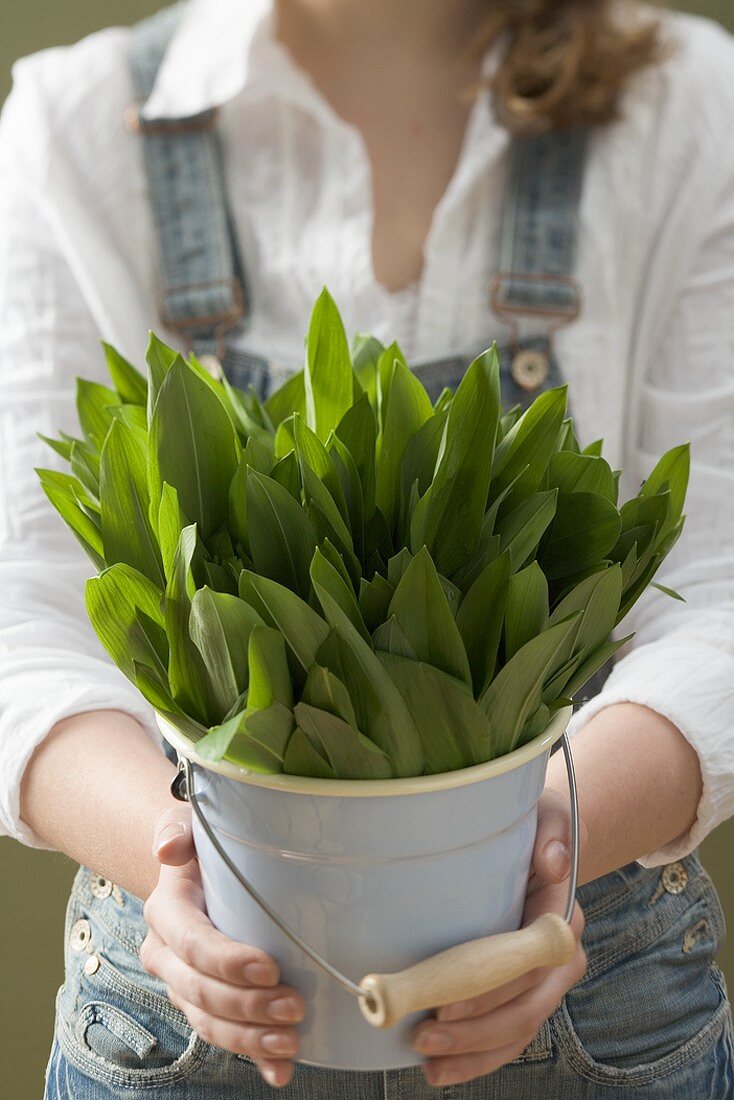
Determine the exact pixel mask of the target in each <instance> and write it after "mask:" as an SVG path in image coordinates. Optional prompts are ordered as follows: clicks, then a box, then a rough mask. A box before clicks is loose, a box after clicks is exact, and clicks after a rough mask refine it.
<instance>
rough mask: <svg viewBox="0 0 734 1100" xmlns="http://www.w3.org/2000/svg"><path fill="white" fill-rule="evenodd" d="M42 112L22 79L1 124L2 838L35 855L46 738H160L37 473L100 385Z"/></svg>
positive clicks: (93, 336) (95, 344)
mask: <svg viewBox="0 0 734 1100" xmlns="http://www.w3.org/2000/svg"><path fill="white" fill-rule="evenodd" d="M20 76H22V74H20ZM37 100H38V97H37V95H36V94H35V92H34V89H33V87H32V86H30V85H29V82H28V81H27V80H23V79H21V78H19V79H17V80H16V85H15V88H14V91H13V92H12V93H11V95H10V97H9V99H8V101H7V103H6V105H5V108H4V110H3V113H2V118H1V119H0V163H1V164H2V166H3V168H2V172H1V173H0V593H1V595H0V833H2V834H7V835H9V836H13V837H16V838H17V839H18V840H21V841H23V842H24V843H26V844H29V845H32V846H35V847H43V844H42V842H41V841H40V840H39V838H38V837H37V836H35V835H34V834H33V832H32V831H31V830H30V829H29V828H28V826H27V825H26V824H25V823H24V822H23V821H22V820H21V818H20V809H19V791H20V782H21V778H22V775H23V772H24V769H25V767H26V765H27V763H28V761H29V759H30V757H31V755H32V753H33V751H34V749H35V748H36V746H37V745H38V744H39V743H40V742H41V741H43V739H44V738H45V737H46V735H47V734H48V733H49V731H50V730H51V728H52V727H53V726H54V725H55V724H56V723H57V722H58V721H60V720H61V719H62V718H65V717H68V716H70V715H73V714H76V713H79V712H82V711H93V710H99V709H119V710H123V711H126V712H127V713H129V714H131V715H133V716H134V717H135V718H137V719H138V721H140V722H141V723H142V724H143V725H144V726H145V727H146V729H148V730H149V732H150V733H151V736H155V732H154V731H155V724H154V721H153V716H152V711H151V710H150V708H149V707H148V706H147V704H146V703H145V702H144V700H143V699H142V698H141V697H140V696H139V695H138V693H137V692H136V691H135V689H134V688H133V686H132V685H131V684H129V683H128V681H127V680H126V679H125V678H124V677H123V676H122V674H121V673H120V672H119V671H118V670H117V669H116V668H115V667H114V666H113V665H112V663H111V662H110V661H109V659H108V658H107V655H106V654H105V652H104V650H103V649H102V646H101V645H100V643H99V642H98V640H97V638H96V636H95V634H94V632H93V631H92V628H91V626H90V625H89V622H88V621H87V618H86V614H85V611H84V602H83V591H84V581H85V578H86V577H88V576H90V575H91V574H92V572H93V567H92V566H91V565H90V564H89V562H88V561H87V559H86V558H85V556H84V554H83V552H82V551H81V548H80V547H79V546H78V544H77V543H76V541H75V540H74V538H73V536H72V535H71V534H70V533H69V532H68V531H67V530H66V528H65V527H64V525H63V523H62V522H61V520H60V518H59V517H58V516H57V514H56V513H55V512H54V511H53V510H52V508H51V506H50V505H49V504H48V502H47V501H46V498H45V496H44V494H43V492H42V491H41V489H40V486H39V483H38V478H37V476H36V474H35V472H34V467H38V466H43V467H51V468H54V467H56V468H61V466H60V465H59V463H60V461H61V460H59V459H57V457H56V456H55V454H54V453H53V452H52V451H51V450H50V448H49V447H47V446H46V445H45V444H43V443H42V442H41V441H40V440H39V439H38V437H37V433H41V434H43V435H51V436H57V435H58V433H59V431H60V430H63V431H66V432H69V433H70V434H78V428H77V418H76V413H75V378H76V376H77V375H81V376H83V377H86V378H96V379H98V380H99V381H105V379H104V377H103V366H104V361H103V356H102V352H101V348H100V347H99V336H98V332H97V329H96V326H95V323H94V321H93V318H92V316H91V313H90V311H89V308H88V306H87V305H86V302H85V298H84V295H83V293H82V292H81V290H80V287H79V285H78V284H77V281H76V279H75V275H74V273H73V271H72V270H71V269H70V267H69V265H68V264H67V262H66V260H65V258H64V255H63V251H62V249H61V247H60V245H59V243H58V230H59V227H58V226H57V225H56V224H54V219H53V217H52V216H51V214H50V213H49V204H48V203H47V201H46V196H47V195H48V194H49V193H50V189H51V188H52V187H53V179H49V178H47V163H46V162H47V159H48V158H47V156H46V149H47V137H46V133H45V120H44V117H43V112H42V111H41V110H40V109H39V107H38V102H37Z"/></svg>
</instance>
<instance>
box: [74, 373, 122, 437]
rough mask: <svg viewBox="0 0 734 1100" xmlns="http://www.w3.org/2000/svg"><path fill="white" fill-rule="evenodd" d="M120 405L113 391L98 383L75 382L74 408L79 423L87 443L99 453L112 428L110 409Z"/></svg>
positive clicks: (78, 380)
mask: <svg viewBox="0 0 734 1100" xmlns="http://www.w3.org/2000/svg"><path fill="white" fill-rule="evenodd" d="M119 404H121V402H120V398H119V397H118V395H117V394H116V393H115V391H114V390H110V389H108V388H107V387H106V386H100V385H99V383H98V382H87V381H85V379H83V378H77V380H76V408H77V413H78V414H79V423H80V424H81V426H82V431H83V432H84V437H85V439H86V440H87V442H88V443H91V444H92V446H93V447H94V448H95V449H96V450H98V451H100V450H101V449H102V444H103V443H104V441H105V436H106V435H107V432H108V431H109V430H110V427H111V426H112V421H113V416H112V413H111V412H110V408H113V407H114V406H115V405H119Z"/></svg>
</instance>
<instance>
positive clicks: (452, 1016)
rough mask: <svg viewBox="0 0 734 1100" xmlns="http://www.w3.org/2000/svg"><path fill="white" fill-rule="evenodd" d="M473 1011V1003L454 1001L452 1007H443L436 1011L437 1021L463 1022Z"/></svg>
mask: <svg viewBox="0 0 734 1100" xmlns="http://www.w3.org/2000/svg"><path fill="white" fill-rule="evenodd" d="M473 1010H474V1001H456V1003H455V1004H452V1005H443V1007H442V1008H439V1010H438V1018H439V1020H463V1019H464V1018H465V1017H467V1016H471V1014H472V1012H473Z"/></svg>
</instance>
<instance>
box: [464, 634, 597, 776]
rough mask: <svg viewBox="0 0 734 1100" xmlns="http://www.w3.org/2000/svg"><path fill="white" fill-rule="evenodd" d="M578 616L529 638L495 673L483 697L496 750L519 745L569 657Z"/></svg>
mask: <svg viewBox="0 0 734 1100" xmlns="http://www.w3.org/2000/svg"><path fill="white" fill-rule="evenodd" d="M576 619H577V617H574V618H571V619H568V620H567V621H566V622H562V623H558V624H557V625H556V626H551V627H549V628H548V629H547V630H545V631H543V633H542V634H539V635H538V636H537V637H536V638H533V639H532V640H531V641H529V642H527V643H526V644H525V645H524V646H523V647H522V649H520V650H518V652H517V653H516V654H515V655H514V657H512V658H511V659H510V660H509V661H508V662H507V664H506V665H504V666H503V668H501V669H500V671H499V672H498V673H497V675H496V676H495V678H494V680H493V681H492V683H491V684H490V685H489V687H488V688H487V690H486V691H485V692H484V694H483V695H482V697H481V698H480V700H479V704H480V706H481V707H482V709H483V711H484V713H485V714H486V715H487V717H488V718H489V720H490V722H491V724H492V734H493V738H494V751H495V754H496V755H499V756H502V755H504V754H505V753H508V752H512V750H513V749H514V748H516V747H517V745H518V742H519V739H520V736H521V734H522V730H523V727H524V725H525V723H526V721H527V719H528V718H529V716H530V715H531V714H533V713H534V712H535V711H536V710H537V708H538V707H539V706H540V704H541V702H542V698H541V694H542V689H543V684H544V682H545V680H546V678H548V677H549V676H551V675H552V674H553V670H554V669H555V668H558V667H560V665H562V664H563V663H564V661H565V660H567V659H568V657H569V655H570V652H571V646H572V645H573V638H574V635H575V632H576V629H577V622H576Z"/></svg>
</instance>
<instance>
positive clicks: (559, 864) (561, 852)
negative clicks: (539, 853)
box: [543, 840, 571, 878]
mask: <svg viewBox="0 0 734 1100" xmlns="http://www.w3.org/2000/svg"><path fill="white" fill-rule="evenodd" d="M543 855H544V856H545V861H546V863H547V865H548V868H549V870H550V871H551V872H552V873H553V874H554V875H557V877H558V878H565V876H566V875H567V874H568V872H569V869H570V866H571V853H570V852H569V850H568V848H567V847H566V845H565V844H564V843H563V842H562V841H560V840H551V841H549V843H548V844H546V846H545V848H544V849H543Z"/></svg>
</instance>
